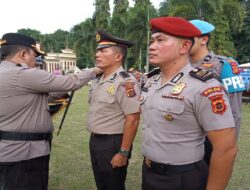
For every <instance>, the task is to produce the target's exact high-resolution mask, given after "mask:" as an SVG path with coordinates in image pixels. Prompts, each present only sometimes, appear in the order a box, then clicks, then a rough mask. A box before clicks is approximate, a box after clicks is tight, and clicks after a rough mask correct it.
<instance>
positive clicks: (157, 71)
mask: <svg viewBox="0 0 250 190" xmlns="http://www.w3.org/2000/svg"><path fill="white" fill-rule="evenodd" d="M160 72H161V70H160V68H159V67H157V68H155V69H153V70H152V71H150V72H149V73H148V74H146V76H147V77H148V78H150V77H152V76H154V75H157V74H159V73H160Z"/></svg>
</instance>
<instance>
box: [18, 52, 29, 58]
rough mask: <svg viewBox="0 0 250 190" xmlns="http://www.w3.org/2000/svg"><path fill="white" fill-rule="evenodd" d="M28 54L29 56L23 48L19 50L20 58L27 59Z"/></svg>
mask: <svg viewBox="0 0 250 190" xmlns="http://www.w3.org/2000/svg"><path fill="white" fill-rule="evenodd" d="M26 56H27V51H25V50H21V51H19V52H18V57H19V59H21V60H25V59H26Z"/></svg>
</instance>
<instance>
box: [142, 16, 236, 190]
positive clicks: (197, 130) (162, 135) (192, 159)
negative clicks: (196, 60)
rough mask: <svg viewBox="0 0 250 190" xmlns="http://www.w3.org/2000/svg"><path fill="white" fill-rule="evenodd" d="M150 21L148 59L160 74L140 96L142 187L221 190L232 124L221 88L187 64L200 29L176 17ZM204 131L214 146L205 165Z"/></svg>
mask: <svg viewBox="0 0 250 190" xmlns="http://www.w3.org/2000/svg"><path fill="white" fill-rule="evenodd" d="M150 25H151V29H152V35H151V40H150V46H149V61H150V63H151V64H152V65H154V66H157V67H159V68H160V71H161V72H160V73H159V72H158V73H159V74H157V72H155V71H154V72H155V73H156V74H155V75H153V76H152V75H149V76H151V77H150V78H148V81H147V82H146V84H145V86H144V88H143V90H142V95H141V97H140V100H141V109H142V114H143V141H142V153H143V155H144V161H143V172H142V188H143V190H156V189H157V190H191V189H192V190H203V189H207V190H216V189H225V188H226V185H227V183H228V181H229V178H230V175H231V173H232V168H233V162H234V159H235V155H236V138H235V125H234V121H233V118H232V112H231V108H230V106H229V100H228V97H227V95H226V92H225V90H224V88H223V86H222V85H221V84H220V83H219V82H218V81H217V80H215V79H213V74H212V72H209V71H205V70H202V69H192V67H191V65H190V64H189V52H190V49H191V47H192V43H193V38H194V37H195V36H200V35H201V32H200V31H199V30H198V29H197V28H195V27H194V26H193V25H192V24H191V23H190V22H188V21H187V20H185V19H183V18H180V17H159V18H153V19H152V20H151V21H150ZM206 135H207V136H208V138H209V140H210V141H211V143H212V144H213V146H214V150H213V153H212V158H211V165H210V167H209V169H208V167H207V165H206V163H205V161H204V160H203V156H204V139H205V136H206ZM208 170H209V171H208Z"/></svg>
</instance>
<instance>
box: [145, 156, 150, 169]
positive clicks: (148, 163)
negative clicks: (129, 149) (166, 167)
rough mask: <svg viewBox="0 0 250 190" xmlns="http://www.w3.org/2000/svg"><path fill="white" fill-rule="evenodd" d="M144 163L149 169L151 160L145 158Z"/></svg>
mask: <svg viewBox="0 0 250 190" xmlns="http://www.w3.org/2000/svg"><path fill="white" fill-rule="evenodd" d="M145 163H146V165H147V166H148V167H149V168H151V160H149V159H147V158H145Z"/></svg>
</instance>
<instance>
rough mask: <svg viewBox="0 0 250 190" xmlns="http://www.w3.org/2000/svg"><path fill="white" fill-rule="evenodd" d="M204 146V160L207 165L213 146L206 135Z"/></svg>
mask: <svg viewBox="0 0 250 190" xmlns="http://www.w3.org/2000/svg"><path fill="white" fill-rule="evenodd" d="M204 148H205V155H204V160H205V161H206V163H207V165H208V166H209V164H210V159H211V155H212V151H213V146H212V144H211V143H210V141H209V140H208V138H207V137H206V139H205V142H204Z"/></svg>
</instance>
